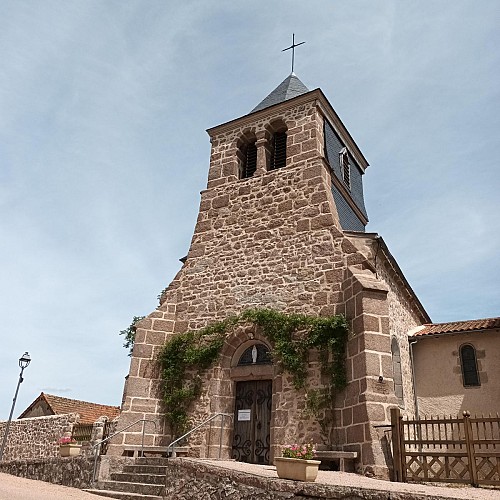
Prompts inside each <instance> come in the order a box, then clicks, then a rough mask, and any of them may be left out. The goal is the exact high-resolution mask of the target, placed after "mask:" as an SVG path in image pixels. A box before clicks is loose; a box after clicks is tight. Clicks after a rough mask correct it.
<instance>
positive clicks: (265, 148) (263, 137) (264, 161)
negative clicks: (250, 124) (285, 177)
mask: <svg viewBox="0 0 500 500" xmlns="http://www.w3.org/2000/svg"><path fill="white" fill-rule="evenodd" d="M269 140H270V135H269V133H268V132H267V131H265V130H262V131H261V132H257V141H256V142H255V146H256V147H257V170H256V171H255V174H254V175H263V174H265V173H266V172H267V171H268V170H269V165H270V163H271V145H270V144H269Z"/></svg>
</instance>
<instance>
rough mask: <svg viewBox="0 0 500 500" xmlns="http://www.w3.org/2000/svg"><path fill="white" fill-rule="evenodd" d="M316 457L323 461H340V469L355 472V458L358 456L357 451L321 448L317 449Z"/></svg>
mask: <svg viewBox="0 0 500 500" xmlns="http://www.w3.org/2000/svg"><path fill="white" fill-rule="evenodd" d="M314 458H315V459H318V460H321V461H322V462H337V461H338V462H339V471H342V472H354V460H356V458H358V452H357V451H337V450H324V451H323V450H321V451H316V453H315V454H314Z"/></svg>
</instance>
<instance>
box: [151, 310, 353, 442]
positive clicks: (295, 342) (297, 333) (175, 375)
mask: <svg viewBox="0 0 500 500" xmlns="http://www.w3.org/2000/svg"><path fill="white" fill-rule="evenodd" d="M244 323H253V324H255V325H256V326H257V327H258V329H259V333H261V334H262V335H263V336H264V337H266V338H267V339H268V340H269V342H270V344H271V346H272V350H271V355H272V357H273V360H274V361H275V362H276V363H278V364H279V365H280V366H281V367H282V369H283V370H284V371H285V372H288V373H290V374H291V375H292V377H293V384H294V386H295V388H296V389H301V388H303V387H305V386H306V380H307V363H308V352H309V350H310V349H312V348H316V349H318V351H319V353H320V361H321V370H322V373H323V374H324V375H325V376H327V377H328V381H329V384H328V385H329V387H330V388H334V389H337V390H340V389H343V388H344V387H345V386H346V383H347V380H346V372H345V350H346V342H347V332H348V330H347V323H346V320H345V318H344V317H343V316H329V317H316V316H308V315H305V314H286V313H282V312H279V311H275V310H273V309H247V310H245V311H243V312H242V313H241V314H239V315H235V316H230V317H228V318H226V319H225V320H223V321H219V322H217V323H214V324H211V325H209V326H207V327H205V328H202V329H200V330H196V331H188V332H186V333H182V334H178V335H175V336H173V337H172V338H171V339H170V340H168V341H167V342H166V343H165V345H164V346H163V348H162V350H161V351H160V354H159V358H158V361H159V363H160V367H161V382H162V384H161V385H162V393H163V402H164V403H165V408H166V413H165V417H166V420H167V422H168V424H169V425H170V428H171V430H172V432H173V433H174V434H176V435H178V434H179V433H181V432H183V431H184V430H185V429H186V426H187V423H188V408H189V406H190V404H191V403H193V402H194V401H195V400H196V398H197V397H199V396H200V393H201V386H202V379H201V375H202V373H203V371H204V370H206V369H207V368H209V367H210V366H212V365H213V364H214V363H215V362H216V361H217V359H218V358H219V355H220V352H221V350H222V346H223V345H224V340H225V338H226V336H227V334H228V333H229V332H230V331H231V330H232V329H233V328H234V327H236V326H237V325H238V324H244ZM328 392H329V393H331V392H332V391H331V390H329V391H328ZM312 394H313V393H312ZM312 406H313V407H312V408H310V409H311V411H312V412H313V413H314V414H316V415H317V412H318V409H315V408H314V407H315V406H316V404H313V405H312Z"/></svg>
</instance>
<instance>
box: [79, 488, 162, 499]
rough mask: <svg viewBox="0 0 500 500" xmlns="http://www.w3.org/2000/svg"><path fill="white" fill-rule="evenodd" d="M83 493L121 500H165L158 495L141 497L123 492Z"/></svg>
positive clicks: (137, 494)
mask: <svg viewBox="0 0 500 500" xmlns="http://www.w3.org/2000/svg"><path fill="white" fill-rule="evenodd" d="M83 491H86V492H87V493H92V494H93V495H99V496H100V497H106V498H117V499H119V500H163V497H161V496H157V495H141V494H140V493H127V492H123V491H112V490H106V491H104V490H93V489H86V490H83Z"/></svg>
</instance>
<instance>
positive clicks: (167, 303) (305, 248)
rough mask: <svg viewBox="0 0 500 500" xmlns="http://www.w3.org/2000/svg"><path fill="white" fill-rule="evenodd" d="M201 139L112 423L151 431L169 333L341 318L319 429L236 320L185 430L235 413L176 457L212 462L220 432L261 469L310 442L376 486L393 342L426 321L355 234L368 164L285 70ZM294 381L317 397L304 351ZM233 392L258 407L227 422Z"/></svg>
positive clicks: (399, 395)
mask: <svg viewBox="0 0 500 500" xmlns="http://www.w3.org/2000/svg"><path fill="white" fill-rule="evenodd" d="M208 134H209V136H210V141H211V157H210V168H209V172H208V183H207V188H206V189H205V190H204V191H202V193H201V201H200V209H199V215H198V220H197V223H196V227H195V230H194V234H193V237H192V241H191V245H190V248H189V252H188V254H187V257H186V259H184V262H183V265H182V268H181V269H180V271H179V272H178V274H177V275H176V277H175V278H174V280H173V281H172V283H171V284H170V285H169V286H168V287H167V288H166V289H165V291H164V292H163V294H162V296H161V300H160V302H161V304H160V306H159V307H158V308H157V309H156V310H155V311H154V312H152V313H151V314H150V315H149V316H148V317H147V318H145V319H144V320H142V321H141V322H140V323H139V324H138V325H137V333H136V340H135V346H134V350H133V355H132V359H131V364H130V372H129V377H128V381H127V384H126V387H125V390H124V400H123V407H122V413H121V416H120V421H119V424H118V427H119V428H123V427H125V426H126V425H128V424H130V423H132V422H134V421H136V420H138V419H141V418H147V419H154V420H157V421H161V415H162V411H163V410H162V403H161V394H160V381H159V369H158V365H157V362H156V356H157V354H158V352H159V350H160V349H161V346H162V345H163V344H164V342H165V341H166V340H167V339H169V338H171V336H173V335H176V334H178V333H182V332H185V331H187V330H196V329H200V328H202V327H204V326H206V325H209V324H211V323H213V322H214V321H219V320H223V319H225V318H226V317H228V316H229V315H230V314H237V313H240V312H241V311H243V310H245V309H248V308H256V307H259V308H262V307H265V308H271V309H275V310H278V311H282V312H286V313H302V314H307V315H315V316H330V315H337V314H342V315H345V317H346V319H347V320H348V325H349V339H348V343H347V352H346V362H347V380H348V384H347V387H346V388H345V389H344V390H342V391H341V392H339V393H338V394H337V395H336V399H335V401H334V402H332V412H333V414H334V417H335V419H334V421H335V425H334V427H333V428H332V429H330V432H328V433H327V434H326V435H325V432H324V429H323V430H322V429H321V425H320V423H319V422H318V421H317V420H316V419H315V418H314V417H312V416H311V415H309V414H307V412H305V406H306V404H305V402H306V399H307V397H308V395H307V388H305V389H301V390H297V389H295V388H294V386H293V383H292V376H291V375H290V374H287V373H286V372H283V371H281V370H280V369H279V367H278V366H275V365H274V364H272V363H271V364H268V363H267V364H266V363H263V364H260V363H259V362H257V347H258V349H260V350H262V349H264V350H272V348H273V346H272V345H270V343H269V341H268V340H267V339H266V337H265V336H264V335H262V334H261V332H259V331H258V330H256V329H255V327H253V326H252V325H246V326H241V327H238V328H236V329H235V330H234V332H232V333H230V334H228V336H227V339H226V341H225V344H224V347H223V350H222V355H221V356H220V358H219V361H218V362H217V363H216V364H215V365H214V366H213V367H211V368H210V369H208V370H207V371H206V373H205V375H204V378H203V384H202V393H201V397H200V398H199V400H198V401H197V402H196V404H194V405H193V408H192V411H191V413H190V421H191V422H192V424H193V426H194V425H196V424H197V423H199V422H201V421H203V420H204V419H206V418H208V417H209V416H210V415H212V414H215V413H217V412H224V413H227V414H231V415H234V418H233V419H225V423H224V428H223V429H222V432H221V429H220V423H219V422H220V421H219V420H214V421H213V422H212V423H211V425H210V426H207V427H206V428H202V429H200V430H199V431H197V432H196V433H195V434H193V435H192V436H191V438H190V440H189V443H188V444H189V450H190V454H192V455H193V456H200V457H216V456H217V455H218V452H219V441H220V437H222V448H221V450H222V456H223V457H226V458H228V457H234V458H236V459H241V460H245V461H250V462H254V463H272V460H273V457H274V456H279V455H280V452H281V448H282V447H283V446H284V445H288V444H293V443H306V442H310V441H313V442H315V443H323V444H325V445H326V446H331V447H332V448H333V449H340V450H346V451H357V452H358V457H359V459H358V461H357V466H356V467H357V470H358V472H361V473H364V474H369V475H376V476H380V477H384V476H387V473H388V466H389V464H388V462H387V459H386V454H384V450H383V446H382V444H381V436H382V434H383V433H382V432H381V431H380V429H379V428H377V427H375V426H376V425H383V424H387V423H388V422H389V421H390V418H389V411H390V408H391V407H394V406H397V405H399V406H400V407H402V408H404V409H405V411H407V412H408V413H410V414H411V413H413V410H414V394H413V388H412V383H411V368H410V359H409V352H408V342H407V340H406V334H407V332H408V331H409V330H411V329H412V328H415V327H417V326H419V325H421V324H423V323H428V322H429V321H430V320H429V318H428V316H427V313H426V312H425V310H424V309H423V307H422V305H421V304H420V302H419V301H418V298H417V297H416V296H415V294H414V292H413V291H412V289H411V287H410V286H409V284H408V283H407V281H406V279H405V278H404V276H403V274H402V272H401V270H400V269H399V267H398V265H397V263H396V261H395V260H394V258H393V257H392V255H391V254H390V252H389V250H388V248H387V246H386V245H385V243H384V241H383V240H382V238H381V237H380V236H378V235H377V234H374V233H366V232H365V229H364V228H365V225H366V223H367V222H368V218H367V214H366V210H365V206H364V201H363V186H362V177H363V174H364V172H365V169H366V168H367V167H368V163H367V161H366V159H365V158H364V156H363V154H362V153H361V151H360V149H359V148H358V146H357V145H356V143H355V142H354V140H353V138H352V137H351V135H350V134H349V132H348V131H347V129H346V128H345V126H344V125H343V123H342V122H341V120H340V119H339V117H338V116H337V114H336V112H335V111H334V109H333V108H332V106H331V104H330V103H329V101H328V100H327V98H326V97H325V95H324V94H323V92H322V91H321V90H320V89H316V90H312V91H309V90H308V89H307V88H306V87H305V86H304V85H303V83H302V82H301V81H300V80H299V79H298V78H297V77H296V76H295V75H294V74H293V73H292V74H291V75H290V76H289V77H288V78H287V79H286V80H285V81H284V82H282V83H281V84H280V85H279V86H278V87H277V88H276V89H275V90H274V91H273V92H271V94H269V96H267V97H266V99H264V101H262V103H260V104H259V105H258V106H257V107H256V108H255V109H254V110H252V112H250V113H249V114H247V115H245V116H242V117H240V118H237V119H235V120H232V121H230V122H227V123H224V124H222V125H219V126H217V127H214V128H211V129H209V130H208ZM253 346H255V347H256V349H253ZM252 349H253V352H252ZM252 354H253V359H252ZM245 356H246V357H247V358H248V359H247V360H246V361H245V360H244V359H243V358H244V357H245ZM249 356H250V357H249ZM308 377H309V386H310V387H321V384H322V380H321V376H320V372H319V362H318V359H317V355H316V354H315V353H311V356H310V360H309V365H308ZM245 391H246V393H247V394H248V393H249V392H252V393H255V394H256V393H260V394H261V395H262V397H261V403H262V404H263V405H264V406H265V407H266V408H267V410H266V409H264V410H262V409H260V410H259V411H253V410H252V412H250V416H249V413H248V412H247V413H246V414H245V416H244V417H242V415H243V413H242V414H240V416H239V415H238V412H237V411H236V410H235V408H236V407H238V408H239V409H241V408H242V407H241V405H239V406H238V401H240V402H241V398H242V394H243V393H245ZM244 399H245V397H243V400H244ZM247 399H248V398H247ZM252 404H257V403H256V402H255V401H249V402H248V406H249V407H251V406H252ZM243 406H244V405H243ZM252 408H253V407H252ZM262 411H263V412H264V413H262ZM247 418H248V419H250V421H252V419H259V421H258V422H253V424H252V425H253V429H254V430H253V431H252V430H251V431H249V433H250V434H249V436H246V437H247V438H249V439H250V441H252V442H251V443H250V445H249V447H247V448H248V449H247V450H246V451H242V450H241V449H239V445H238V442H237V441H238V439H239V438H240V437H241V436H240V435H239V434H240V432H241V426H242V425H244V424H243V423H242V422H240V420H242V419H243V422H245V421H247V420H245V419H247ZM249 425H250V424H249ZM255 429H259V430H255ZM262 429H263V430H262ZM130 430H131V431H132V432H127V433H124V434H123V435H122V436H121V438H119V439H121V441H118V442H115V444H113V445H112V446H111V447H110V453H112V454H113V453H114V454H122V453H123V452H124V451H126V449H127V446H130V445H137V444H140V441H141V434H140V430H141V429H140V426H137V427H136V428H132V429H130ZM259 433H260V434H259ZM262 433H263V434H262ZM175 437H176V436H175ZM173 438H174V436H170V435H169V430H168V428H167V427H166V426H164V427H162V428H161V429H160V428H158V429H157V430H156V431H154V432H153V430H151V429H150V428H148V427H147V431H146V444H147V445H158V446H160V445H163V446H164V445H167V444H168V443H170V442H171V441H172V440H173ZM115 439H117V438H115ZM266 440H267V441H266ZM256 441H259V443H260V446H256V445H255V442H256Z"/></svg>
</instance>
